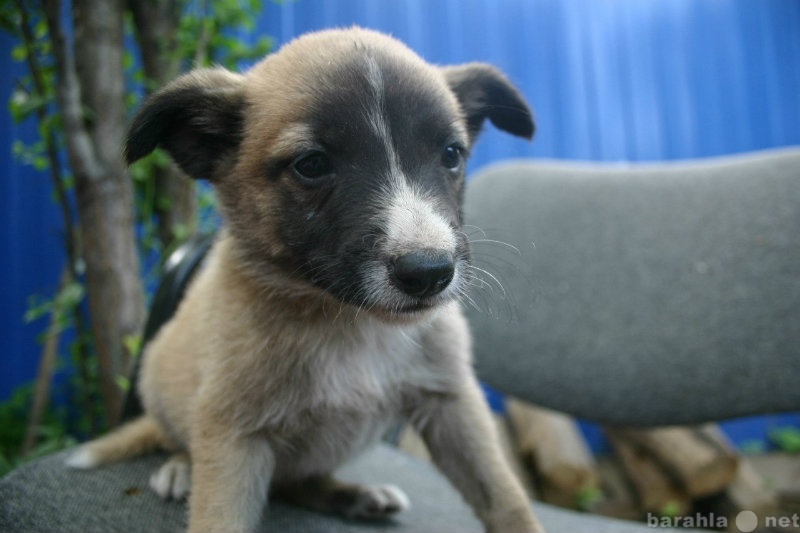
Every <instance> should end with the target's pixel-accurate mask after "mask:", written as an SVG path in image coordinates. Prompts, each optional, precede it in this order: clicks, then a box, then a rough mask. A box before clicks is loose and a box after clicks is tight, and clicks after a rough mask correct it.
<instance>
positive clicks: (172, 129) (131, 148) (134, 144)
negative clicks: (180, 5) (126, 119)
mask: <svg viewBox="0 0 800 533" xmlns="http://www.w3.org/2000/svg"><path fill="white" fill-rule="evenodd" d="M243 79H244V78H243V77H242V76H241V75H239V74H234V73H233V72H230V71H228V70H225V69H223V68H214V69H198V70H195V71H192V72H190V73H188V74H184V75H183V76H181V77H179V78H177V79H176V80H175V81H173V82H171V83H169V84H168V85H166V86H165V87H164V88H163V89H161V90H159V91H158V92H156V93H155V94H153V95H152V96H150V97H149V98H148V99H147V101H146V102H145V104H144V106H143V107H142V108H141V109H140V110H139V112H138V113H137V114H136V116H135V117H134V119H133V123H132V124H131V128H130V131H129V132H128V140H127V143H126V145H125V159H126V161H127V162H128V164H132V163H134V162H136V161H138V160H139V159H141V158H142V157H144V156H146V155H147V154H149V153H150V152H152V151H153V150H155V149H156V147H158V146H160V147H162V148H164V149H165V150H166V151H167V152H168V153H169V154H170V155H171V156H172V158H173V159H174V160H175V162H176V163H177V164H178V165H179V166H180V167H181V168H182V169H183V171H184V172H186V173H187V174H188V175H189V176H191V177H193V178H198V179H199V178H207V179H213V177H214V173H215V170H217V169H218V168H219V165H220V163H221V162H222V161H224V160H226V159H227V158H229V157H230V156H232V155H233V154H235V153H236V150H237V148H238V146H239V143H240V142H241V139H242V128H243V122H244V94H243Z"/></svg>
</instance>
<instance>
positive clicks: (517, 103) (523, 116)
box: [442, 63, 535, 141]
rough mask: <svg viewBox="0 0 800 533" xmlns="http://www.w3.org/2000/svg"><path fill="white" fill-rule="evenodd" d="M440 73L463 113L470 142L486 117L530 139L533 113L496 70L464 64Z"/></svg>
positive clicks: (532, 128) (493, 122)
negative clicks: (442, 73)
mask: <svg viewBox="0 0 800 533" xmlns="http://www.w3.org/2000/svg"><path fill="white" fill-rule="evenodd" d="M442 70H443V71H444V76H445V79H446V80H447V83H448V84H449V85H450V89H451V90H452V91H453V92H454V93H455V95H456V97H457V98H458V101H459V102H460V103H461V108H462V109H463V110H464V114H465V115H466V118H467V126H468V128H469V134H470V138H471V140H473V141H474V140H475V137H477V135H478V133H480V131H481V128H482V126H483V122H484V120H486V119H487V118H488V119H489V120H490V121H491V122H492V124H494V125H495V126H496V127H497V128H499V129H501V130H503V131H507V132H508V133H511V134H512V135H516V136H518V137H525V138H526V139H531V138H532V137H533V132H534V130H535V125H534V122H533V113H531V110H530V108H529V107H528V104H527V103H525V99H524V98H523V97H522V95H521V94H520V92H519V91H518V90H517V88H516V87H514V85H512V84H511V82H510V81H508V78H506V77H505V76H504V75H503V73H502V72H500V71H499V70H498V69H496V68H495V67H493V66H492V65H489V64H486V63H467V64H465V65H458V66H453V67H444V68H443V69H442Z"/></svg>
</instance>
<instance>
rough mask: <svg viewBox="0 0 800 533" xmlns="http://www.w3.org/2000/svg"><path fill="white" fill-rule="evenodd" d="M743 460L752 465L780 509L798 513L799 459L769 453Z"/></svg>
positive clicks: (788, 455)
mask: <svg viewBox="0 0 800 533" xmlns="http://www.w3.org/2000/svg"><path fill="white" fill-rule="evenodd" d="M744 460H745V462H748V463H750V464H752V465H753V467H754V468H755V470H756V472H757V473H758V474H759V475H760V476H761V477H762V479H763V480H764V484H765V485H766V486H767V487H769V489H770V490H771V491H773V492H774V493H775V495H776V497H777V499H778V504H779V505H780V506H781V507H782V508H785V509H789V510H791V511H792V513H790V514H793V513H800V458H799V457H798V456H797V455H796V454H792V453H786V452H771V453H765V454H759V455H754V456H747V457H745V459H744Z"/></svg>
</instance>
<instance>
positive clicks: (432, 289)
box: [392, 250, 455, 297]
mask: <svg viewBox="0 0 800 533" xmlns="http://www.w3.org/2000/svg"><path fill="white" fill-rule="evenodd" d="M392 266H393V268H392V279H393V281H394V284H395V285H396V286H397V288H398V289H400V290H401V291H403V292H404V293H406V294H408V295H409V296H417V297H424V296H433V295H435V294H439V293H440V292H442V291H443V290H444V289H445V287H447V286H448V285H449V284H450V282H451V281H452V280H453V274H454V273H455V264H454V263H453V256H452V255H451V254H449V253H447V252H442V251H439V250H423V251H420V252H411V253H407V254H404V255H401V256H400V257H398V258H397V259H395V260H394V263H393V264H392Z"/></svg>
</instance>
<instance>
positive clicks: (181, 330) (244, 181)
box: [69, 28, 540, 533]
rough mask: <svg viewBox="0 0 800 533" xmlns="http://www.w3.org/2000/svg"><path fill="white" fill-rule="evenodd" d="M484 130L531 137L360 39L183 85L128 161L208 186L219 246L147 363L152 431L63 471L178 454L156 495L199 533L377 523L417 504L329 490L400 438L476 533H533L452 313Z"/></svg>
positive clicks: (500, 80)
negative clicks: (158, 165) (272, 515)
mask: <svg viewBox="0 0 800 533" xmlns="http://www.w3.org/2000/svg"><path fill="white" fill-rule="evenodd" d="M486 119H489V120H490V121H491V122H492V123H493V124H494V125H495V126H497V127H498V128H500V129H502V130H505V131H507V132H509V133H511V134H513V135H517V136H521V137H527V138H530V137H531V136H532V135H533V130H534V125H533V120H532V117H531V113H530V110H529V109H528V107H527V105H526V104H525V102H524V100H523V98H522V97H521V96H520V94H519V93H518V91H517V90H516V89H515V88H514V87H513V86H512V85H511V84H510V83H509V82H508V80H507V79H506V78H505V77H504V76H503V75H502V74H500V73H499V72H498V71H497V70H495V69H494V68H492V67H490V66H488V65H484V64H467V65H463V66H456V67H447V68H439V67H435V66H431V65H429V64H427V63H425V62H424V61H423V60H422V59H420V58H419V57H418V56H417V55H415V54H414V53H413V52H412V51H411V50H409V49H408V48H406V47H405V46H404V45H403V44H401V43H399V42H397V41H396V40H394V39H392V38H390V37H388V36H385V35H382V34H379V33H374V32H371V31H367V30H363V29H358V28H353V29H347V30H332V31H324V32H320V33H314V34H309V35H306V36H304V37H301V38H299V39H297V40H295V41H293V42H291V43H290V44H288V45H286V46H285V47H283V48H282V49H281V50H280V51H279V52H277V53H275V54H273V55H269V56H268V57H266V58H265V59H264V60H263V61H262V62H261V63H259V64H257V65H256V66H255V67H253V68H252V69H251V70H249V71H248V72H247V73H245V74H235V73H233V72H229V71H227V70H224V69H221V68H214V69H201V70H195V71H194V72H191V73H189V74H186V75H184V76H182V77H180V78H178V79H177V80H175V81H174V82H172V83H170V84H169V85H167V86H166V87H165V88H163V89H162V90H161V91H159V92H157V93H156V94H154V95H153V96H152V97H151V98H150V99H149V100H148V101H147V102H146V103H145V104H144V106H143V107H142V109H141V110H140V111H139V113H138V115H137V116H136V117H135V119H134V121H133V124H132V126H131V130H130V134H129V138H128V141H127V147H126V156H127V160H128V162H129V163H133V162H135V161H136V160H138V159H140V158H141V157H143V156H145V155H147V154H148V153H150V152H151V151H153V150H154V149H155V148H156V147H162V148H164V149H165V150H166V151H167V152H168V153H169V154H170V155H171V156H172V158H173V159H174V160H175V161H176V162H177V163H178V164H179V165H180V166H181V167H182V168H183V170H184V171H185V172H186V173H187V174H188V175H189V176H191V177H193V178H203V179H208V180H210V181H211V182H212V183H213V184H214V186H215V189H216V193H217V196H218V200H219V206H220V210H221V212H222V214H223V217H224V220H225V224H224V226H225V229H224V230H222V231H221V233H220V235H219V237H218V239H217V241H216V243H215V244H214V246H213V248H212V250H211V251H210V253H209V256H208V258H207V260H206V263H205V265H204V267H203V269H202V271H201V272H200V273H199V274H198V275H197V277H196V279H195V280H194V281H193V283H192V285H191V286H190V288H189V290H188V293H187V294H186V296H185V299H184V300H183V302H182V303H181V305H180V307H179V309H178V311H177V312H176V315H175V317H174V318H173V319H172V320H171V321H170V322H168V323H167V324H166V325H165V326H164V327H163V328H162V330H161V331H160V332H159V334H158V335H157V336H156V338H155V339H154V340H153V341H152V342H151V343H150V345H149V346H148V348H147V350H146V352H145V354H144V359H143V367H142V369H141V379H140V390H139V393H140V395H141V398H142V402H143V405H144V408H145V413H146V414H145V415H144V416H142V417H141V418H139V419H137V420H135V421H133V422H131V423H129V424H128V425H126V426H123V427H121V428H120V429H118V430H117V431H116V432H113V433H111V434H110V435H108V436H106V437H103V438H101V439H99V440H97V441H94V442H91V443H88V444H86V445H84V446H83V447H81V448H79V450H78V451H77V452H76V453H75V454H74V455H73V456H72V457H71V458H70V460H69V464H70V465H71V466H73V467H82V468H89V467H94V466H97V465H101V464H106V463H109V462H113V461H119V460H122V459H125V458H129V457H132V456H134V455H137V454H140V453H144V452H147V451H150V450H153V449H156V448H163V449H166V450H169V451H172V452H174V456H173V457H172V458H171V459H170V460H169V461H168V462H167V463H166V464H165V465H164V466H163V467H162V468H161V469H160V470H159V471H157V472H156V473H155V474H154V475H153V477H152V479H151V486H152V487H153V488H154V489H155V491H156V492H158V493H159V494H160V495H161V496H163V497H173V498H181V497H183V496H185V495H187V493H188V495H189V531H191V532H200V531H209V532H210V531H213V532H220V531H253V530H254V529H255V528H256V527H257V526H258V524H259V520H260V517H261V514H262V509H263V507H264V505H265V503H266V501H267V494H268V492H270V493H277V494H279V495H281V496H283V497H285V498H288V499H289V500H290V501H293V502H295V503H297V504H300V505H305V506H308V507H311V508H313V509H317V510H320V511H323V512H333V513H341V514H343V515H346V516H349V517H364V518H386V517H388V516H390V515H393V514H394V513H396V512H398V511H402V510H403V509H405V508H407V507H408V505H409V502H408V499H407V498H406V496H405V495H404V494H403V493H402V491H400V489H398V488H396V487H393V486H391V485H389V486H378V487H370V486H360V485H353V484H347V483H342V482H340V481H337V480H336V478H335V477H333V472H334V470H335V469H336V468H337V467H338V466H339V465H341V464H342V463H343V462H345V461H347V460H348V459H350V458H352V457H353V456H354V455H357V454H358V453H359V452H361V451H363V450H364V449H365V448H367V447H368V446H370V445H371V444H373V443H374V442H375V441H376V440H378V439H379V438H380V437H381V436H382V435H383V434H384V433H385V431H386V430H387V429H389V428H390V426H391V425H392V424H394V423H396V422H397V421H399V420H407V421H409V422H410V423H411V424H413V425H414V427H416V429H417V430H419V432H420V433H421V435H422V436H423V438H424V440H425V442H426V444H427V446H428V447H429V449H430V452H431V454H432V456H433V459H434V460H435V462H436V464H437V465H438V467H439V468H440V469H441V470H442V471H443V472H444V474H445V475H446V476H447V477H448V478H449V479H450V481H451V482H452V483H453V484H454V485H455V487H456V488H457V489H458V490H459V491H460V492H461V494H462V495H463V497H464V498H465V500H466V501H467V502H468V503H469V505H470V506H471V507H472V508H473V509H474V511H475V513H476V514H477V516H478V517H479V519H480V520H481V521H482V522H483V524H484V525H485V527H486V529H487V530H488V531H497V532H503V533H510V532H531V531H539V530H540V526H539V524H538V522H537V521H536V519H535V517H534V516H533V513H532V511H531V507H530V504H529V502H528V500H527V498H526V496H525V493H524V492H523V490H522V488H521V487H520V485H519V483H518V482H517V481H516V480H515V478H514V476H513V475H512V473H511V471H510V470H509V468H508V466H507V465H506V463H505V462H504V459H503V458H502V455H501V452H500V449H499V446H498V441H497V437H496V434H495V430H494V427H493V425H492V422H491V419H490V415H489V411H488V408H487V406H486V405H485V403H484V400H483V397H482V395H481V390H480V388H479V386H478V384H477V382H476V379H475V376H474V375H473V370H472V367H471V361H470V357H471V356H470V336H469V332H468V329H467V323H466V321H465V319H464V318H463V316H462V313H461V311H460V308H459V304H458V299H459V297H460V296H462V295H464V293H465V291H466V290H467V287H468V286H469V284H470V276H471V271H470V263H469V255H470V251H469V243H468V240H467V237H466V236H465V234H464V232H463V229H462V223H463V221H462V212H461V203H462V197H463V193H464V164H465V163H464V162H465V159H466V157H467V155H468V154H469V150H470V147H471V146H472V144H473V142H474V141H475V138H476V136H477V135H478V133H479V130H480V129H481V127H482V125H483V122H484V121H485V120H486ZM190 464H191V476H190V474H189V472H190ZM190 478H191V479H190Z"/></svg>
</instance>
